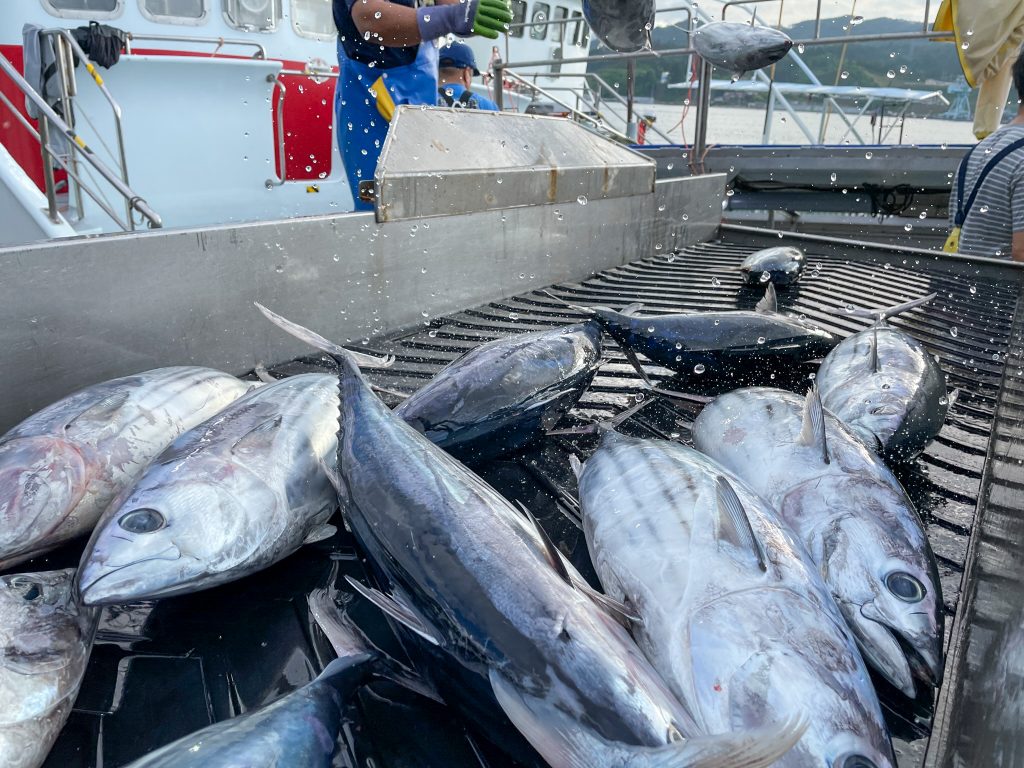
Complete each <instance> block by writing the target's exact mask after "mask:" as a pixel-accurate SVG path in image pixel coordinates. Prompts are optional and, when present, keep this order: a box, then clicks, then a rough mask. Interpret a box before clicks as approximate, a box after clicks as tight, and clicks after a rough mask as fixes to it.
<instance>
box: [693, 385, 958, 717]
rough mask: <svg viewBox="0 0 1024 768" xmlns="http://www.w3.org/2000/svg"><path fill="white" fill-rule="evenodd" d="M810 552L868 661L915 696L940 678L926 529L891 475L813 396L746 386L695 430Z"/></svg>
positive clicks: (938, 598)
mask: <svg viewBox="0 0 1024 768" xmlns="http://www.w3.org/2000/svg"><path fill="white" fill-rule="evenodd" d="M692 434H693V441H694V445H695V446H696V447H697V449H698V450H700V451H702V452H704V453H706V454H707V455H708V456H710V457H711V458H713V459H715V460H717V461H718V462H719V463H721V464H722V465H724V466H725V467H726V468H727V469H729V470H731V471H732V472H735V473H736V474H737V475H739V476H740V477H742V478H743V479H744V480H745V481H746V482H747V484H748V485H750V487H751V488H753V489H754V490H755V491H756V492H757V493H759V494H760V495H761V496H763V497H764V498H765V499H766V500H767V501H768V502H769V503H771V504H772V505H773V506H774V507H775V508H776V509H777V510H778V511H779V513H780V515H781V516H782V518H783V520H785V521H786V523H787V524H788V525H789V526H790V527H791V528H792V529H793V531H794V532H795V533H796V534H797V536H798V538H799V539H800V540H801V541H802V542H803V544H804V546H806V547H807V550H808V551H809V552H810V555H811V558H812V559H813V560H814V561H815V562H816V563H817V564H818V567H819V569H820V570H821V573H822V575H823V577H824V579H825V582H826V584H828V586H829V589H830V590H831V591H832V595H833V596H834V597H835V599H836V602H837V603H838V604H839V609H840V610H841V611H842V613H843V617H844V618H845V619H846V622H847V624H848V625H849V627H850V629H851V631H852V632H853V635H854V637H856V638H857V644H858V645H859V646H860V649H861V652H862V653H863V654H864V658H865V660H866V661H867V662H868V664H869V665H871V666H873V667H875V668H876V669H877V670H878V671H879V672H880V673H881V674H882V675H883V676H884V677H885V678H886V679H887V680H888V681H889V682H891V683H892V684H893V685H894V686H896V687H897V688H898V689H900V690H901V691H902V692H903V693H905V694H906V695H907V696H911V697H913V696H914V695H915V693H916V688H915V685H914V678H915V677H917V678H919V679H922V680H924V681H925V682H927V683H930V684H931V685H938V683H939V681H940V680H941V678H942V668H943V660H942V624H943V616H942V593H941V587H940V584H939V576H938V568H937V567H936V564H935V556H934V555H933V554H932V550H931V547H930V546H929V544H928V539H927V536H926V535H925V531H924V525H923V524H922V523H921V519H920V517H918V514H917V511H916V510H915V509H914V506H913V504H912V503H911V501H910V499H909V498H908V497H907V494H906V492H905V491H904V490H903V488H902V486H901V485H900V484H899V482H898V481H897V480H896V478H895V477H894V476H893V474H892V472H890V471H889V469H888V468H887V467H886V466H885V464H883V463H882V461H881V459H879V458H878V457H877V456H876V455H875V454H874V453H872V452H871V451H870V450H869V449H868V448H867V447H866V446H865V445H864V443H863V442H862V441H861V440H860V439H859V438H857V437H856V436H855V435H854V434H853V433H852V432H850V431H849V430H848V429H847V428H846V427H845V426H844V425H843V423H842V422H841V421H839V420H838V419H837V418H836V417H835V416H833V415H832V414H830V413H827V412H826V411H825V410H824V409H823V408H822V407H821V400H820V399H819V397H818V393H817V391H816V390H815V389H813V388H812V389H811V391H810V392H809V393H808V394H807V397H806V398H801V397H799V396H798V395H795V394H793V393H792V392H784V391H782V390H778V389H767V388H750V389H739V390H736V391H735V392H730V393H729V394H727V395H722V396H721V397H719V398H717V399H715V400H714V401H713V402H711V403H710V404H709V405H708V406H707V407H705V408H704V410H703V411H701V413H700V415H699V416H698V417H697V419H696V421H695V422H694V424H693V431H692Z"/></svg>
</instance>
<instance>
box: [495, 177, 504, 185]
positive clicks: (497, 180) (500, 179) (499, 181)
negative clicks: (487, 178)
mask: <svg viewBox="0 0 1024 768" xmlns="http://www.w3.org/2000/svg"><path fill="white" fill-rule="evenodd" d="M495 181H496V182H497V183H498V184H501V182H502V181H503V179H502V178H501V176H499V177H498V178H496V179H495Z"/></svg>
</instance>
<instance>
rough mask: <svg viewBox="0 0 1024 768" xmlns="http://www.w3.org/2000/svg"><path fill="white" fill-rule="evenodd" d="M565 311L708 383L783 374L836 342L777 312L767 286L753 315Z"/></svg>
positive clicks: (628, 309)
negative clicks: (728, 376) (732, 376)
mask: <svg viewBox="0 0 1024 768" xmlns="http://www.w3.org/2000/svg"><path fill="white" fill-rule="evenodd" d="M552 298H554V299H555V300H556V301H559V302H560V303H562V304H566V302H565V301H564V300H563V299H560V298H558V297H557V296H552ZM568 306H569V307H571V308H573V309H576V310H578V311H581V312H585V313H587V314H588V315H591V316H592V317H593V318H594V320H596V321H597V322H598V323H599V324H600V325H601V327H602V328H604V330H605V331H607V332H608V334H609V335H611V337H612V338H613V339H615V341H617V342H618V343H619V345H620V346H621V347H622V348H623V350H624V351H625V352H626V353H627V355H629V354H630V353H635V352H642V353H643V354H644V355H645V356H646V357H647V358H649V359H650V360H652V361H653V362H655V363H657V364H659V365H663V366H665V367H666V368H668V369H670V370H673V371H677V372H679V373H684V374H689V373H693V372H697V373H701V374H705V373H706V374H707V376H708V378H710V377H711V376H712V375H714V374H720V373H724V372H729V373H732V372H735V371H748V370H749V371H760V370H763V369H765V368H771V369H773V370H774V369H778V370H785V369H788V368H789V367H791V366H792V365H793V364H794V363H797V362H800V361H803V360H810V359H814V358H819V357H821V356H823V355H824V354H826V353H827V352H828V351H829V350H830V349H832V347H834V346H835V345H836V343H837V341H838V340H837V339H836V338H835V337H834V336H832V334H830V333H829V332H828V331H826V330H824V329H822V328H819V327H817V326H816V325H814V324H813V323H812V322H810V321H808V320H806V319H803V318H800V317H795V316H793V315H789V314H785V313H782V312H780V311H779V307H778V300H777V297H776V295H775V288H774V287H773V286H772V285H769V286H768V290H767V291H765V295H764V297H763V298H762V299H761V301H759V302H758V303H757V306H756V308H755V309H754V310H753V311H750V310H735V311H732V312H694V313H689V314H668V315H646V316H641V315H639V314H637V313H638V311H639V310H640V309H642V307H643V305H642V304H631V305H630V306H628V307H625V308H624V309H622V310H620V311H615V310H612V309H608V308H605V307H581V306H577V305H575V304H568ZM634 365H636V363H635V362H634Z"/></svg>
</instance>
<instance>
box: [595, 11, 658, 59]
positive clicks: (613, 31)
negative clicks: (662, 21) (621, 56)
mask: <svg viewBox="0 0 1024 768" xmlns="http://www.w3.org/2000/svg"><path fill="white" fill-rule="evenodd" d="M654 14H655V7H654V0H583V16H584V18H586V20H587V24H589V25H590V28H591V29H592V30H594V34H595V35H597V37H598V39H599V40H600V41H601V42H602V43H604V44H605V45H607V46H608V47H609V48H611V49H612V50H613V51H618V52H619V53H632V52H634V51H639V50H641V49H643V48H650V47H651V30H652V29H654Z"/></svg>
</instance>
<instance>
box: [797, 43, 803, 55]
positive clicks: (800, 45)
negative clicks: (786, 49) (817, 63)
mask: <svg viewBox="0 0 1024 768" xmlns="http://www.w3.org/2000/svg"><path fill="white" fill-rule="evenodd" d="M796 52H797V53H803V52H804V44H803V43H800V44H799V45H797V47H796Z"/></svg>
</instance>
